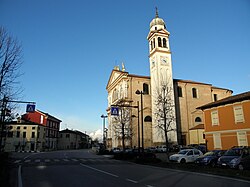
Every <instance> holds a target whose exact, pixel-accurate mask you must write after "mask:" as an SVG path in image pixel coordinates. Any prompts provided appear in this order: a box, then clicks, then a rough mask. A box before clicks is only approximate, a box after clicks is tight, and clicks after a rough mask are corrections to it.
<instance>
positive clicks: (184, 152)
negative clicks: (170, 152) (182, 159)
mask: <svg viewBox="0 0 250 187" xmlns="http://www.w3.org/2000/svg"><path fill="white" fill-rule="evenodd" d="M188 151H189V150H181V151H180V152H179V153H178V154H181V155H185V154H186V153H187V152H188Z"/></svg>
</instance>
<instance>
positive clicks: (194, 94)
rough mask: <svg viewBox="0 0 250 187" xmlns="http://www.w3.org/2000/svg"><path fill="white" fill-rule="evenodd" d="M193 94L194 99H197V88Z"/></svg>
mask: <svg viewBox="0 0 250 187" xmlns="http://www.w3.org/2000/svg"><path fill="white" fill-rule="evenodd" d="M192 94H193V98H197V89H196V88H192Z"/></svg>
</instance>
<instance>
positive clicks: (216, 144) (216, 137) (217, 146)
mask: <svg viewBox="0 0 250 187" xmlns="http://www.w3.org/2000/svg"><path fill="white" fill-rule="evenodd" d="M213 140H214V149H221V138H220V133H214V134H213Z"/></svg>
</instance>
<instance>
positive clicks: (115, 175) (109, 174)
mask: <svg viewBox="0 0 250 187" xmlns="http://www.w3.org/2000/svg"><path fill="white" fill-rule="evenodd" d="M80 165H81V166H83V167H86V168H89V169H92V170H95V171H98V172H101V173H104V174H107V175H110V176H112V177H118V175H114V174H112V173H109V172H106V171H103V170H100V169H97V168H93V167H90V166H87V165H85V164H80Z"/></svg>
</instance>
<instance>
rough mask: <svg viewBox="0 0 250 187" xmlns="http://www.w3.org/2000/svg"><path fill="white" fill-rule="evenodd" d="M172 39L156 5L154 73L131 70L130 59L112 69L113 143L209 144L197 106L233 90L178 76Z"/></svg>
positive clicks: (109, 135) (109, 139)
mask: <svg viewBox="0 0 250 187" xmlns="http://www.w3.org/2000/svg"><path fill="white" fill-rule="evenodd" d="M169 39H170V33H169V32H168V30H167V29H166V24H165V22H164V20H163V19H162V18H160V17H159V16H158V11H157V10H156V15H155V18H154V19H153V20H152V21H151V22H150V28H149V33H148V36H147V40H148V45H149V68H150V76H143V75H134V74H129V72H127V71H126V69H125V66H124V64H122V68H121V69H120V68H119V66H116V67H114V69H113V70H112V72H111V75H110V77H109V80H108V83H107V86H106V90H107V93H108V98H107V99H108V107H107V114H108V128H107V131H106V136H105V143H106V146H107V148H114V147H122V145H123V144H125V147H129V148H131V147H141V146H142V147H144V148H147V147H151V146H159V145H164V144H165V142H166V137H167V139H168V142H169V143H171V144H179V145H188V144H202V143H205V138H204V133H203V132H204V119H203V112H202V110H200V109H197V107H199V106H202V105H205V104H207V103H210V102H213V101H217V100H220V99H223V98H226V97H229V96H231V95H232V90H230V89H226V88H219V87H215V86H213V85H212V84H208V83H201V82H196V81H192V80H181V79H174V78H173V76H172V60H171V48H170V40H169ZM112 106H116V107H118V109H119V115H118V116H114V115H112V111H111V109H112ZM162 116H164V117H162ZM163 124H166V125H165V127H164V125H163ZM166 126H167V128H166ZM163 127H164V128H165V130H164V128H163ZM166 135H167V136H166Z"/></svg>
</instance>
